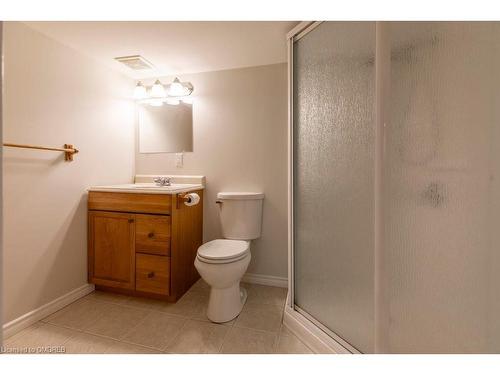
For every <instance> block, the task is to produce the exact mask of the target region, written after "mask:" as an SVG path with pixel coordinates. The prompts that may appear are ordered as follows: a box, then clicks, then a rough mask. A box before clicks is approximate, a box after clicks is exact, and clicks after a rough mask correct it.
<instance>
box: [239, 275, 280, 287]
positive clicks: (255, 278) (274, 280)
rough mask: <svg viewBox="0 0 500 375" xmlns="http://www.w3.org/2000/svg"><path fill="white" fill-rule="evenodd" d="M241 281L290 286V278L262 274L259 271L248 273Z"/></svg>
mask: <svg viewBox="0 0 500 375" xmlns="http://www.w3.org/2000/svg"><path fill="white" fill-rule="evenodd" d="M241 281H243V282H245V283H250V284H259V285H268V286H277V287H280V288H287V287H288V279H287V278H286V277H278V276H269V275H261V274H258V273H246V274H245V275H243V278H242V279H241Z"/></svg>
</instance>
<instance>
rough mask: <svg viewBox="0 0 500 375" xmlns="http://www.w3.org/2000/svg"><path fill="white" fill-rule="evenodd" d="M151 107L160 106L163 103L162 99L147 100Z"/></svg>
mask: <svg viewBox="0 0 500 375" xmlns="http://www.w3.org/2000/svg"><path fill="white" fill-rule="evenodd" d="M149 105H150V106H151V107H161V106H162V105H163V100H161V99H151V100H150V101H149Z"/></svg>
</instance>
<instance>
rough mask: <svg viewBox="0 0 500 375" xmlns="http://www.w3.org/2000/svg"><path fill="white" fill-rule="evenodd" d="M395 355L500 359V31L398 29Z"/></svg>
mask: <svg viewBox="0 0 500 375" xmlns="http://www.w3.org/2000/svg"><path fill="white" fill-rule="evenodd" d="M390 39H391V40H390V45H391V75H390V80H391V94H390V121H389V126H388V128H387V130H386V155H385V165H384V167H385V172H386V173H385V187H386V191H385V197H384V201H385V213H386V218H385V228H386V230H385V250H384V251H385V253H386V257H385V258H386V261H387V264H386V266H385V269H386V270H387V275H386V277H387V284H386V286H385V289H386V292H387V297H388V301H389V306H387V316H388V322H389V324H388V329H389V332H388V341H389V342H388V350H389V351H390V352H397V353H401V352H402V353H435V352H437V353H468V352H477V353H486V352H496V353H499V352H500V230H499V228H498V226H499V225H500V116H499V114H500V25H499V23H496V22H401V23H392V24H390Z"/></svg>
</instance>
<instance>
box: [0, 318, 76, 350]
mask: <svg viewBox="0 0 500 375" xmlns="http://www.w3.org/2000/svg"><path fill="white" fill-rule="evenodd" d="M77 333H78V332H77V331H73V330H70V329H67V328H64V327H59V326H55V325H52V324H47V323H41V322H38V323H35V324H34V325H33V326H31V327H28V328H27V329H25V330H23V331H21V332H20V333H18V334H17V335H14V336H12V337H11V338H9V339H7V340H6V341H5V347H6V348H7V349H9V352H12V353H16V352H17V353H27V354H38V353H52V354H54V353H55V354H57V351H56V352H50V350H51V348H52V349H57V348H56V347H63V346H64V344H65V343H66V342H67V341H68V340H69V339H70V338H71V337H72V336H74V335H76V334H77ZM62 352H64V351H62Z"/></svg>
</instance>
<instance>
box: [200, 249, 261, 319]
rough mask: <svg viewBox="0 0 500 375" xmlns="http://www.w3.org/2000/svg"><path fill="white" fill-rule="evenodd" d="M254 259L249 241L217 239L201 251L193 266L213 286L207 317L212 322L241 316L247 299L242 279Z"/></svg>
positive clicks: (211, 287)
mask: <svg viewBox="0 0 500 375" xmlns="http://www.w3.org/2000/svg"><path fill="white" fill-rule="evenodd" d="M221 253H222V254H221ZM251 257H252V256H251V254H250V243H249V242H248V241H239V240H224V239H221V240H214V241H210V242H207V243H206V244H204V245H202V246H201V247H200V248H199V249H198V254H197V256H196V259H195V263H194V265H195V267H196V269H197V270H198V272H199V274H200V276H201V277H202V278H203V280H205V282H206V283H207V284H208V285H210V298H209V301H208V308H207V317H208V319H210V320H211V321H212V322H216V323H222V322H227V321H230V320H232V319H234V318H236V317H237V316H238V314H239V313H240V311H241V309H242V308H243V305H244V304H245V302H246V298H247V293H246V290H245V289H243V288H240V280H241V278H242V277H243V275H244V274H245V271H246V270H247V268H248V265H249V264H250V259H251Z"/></svg>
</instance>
